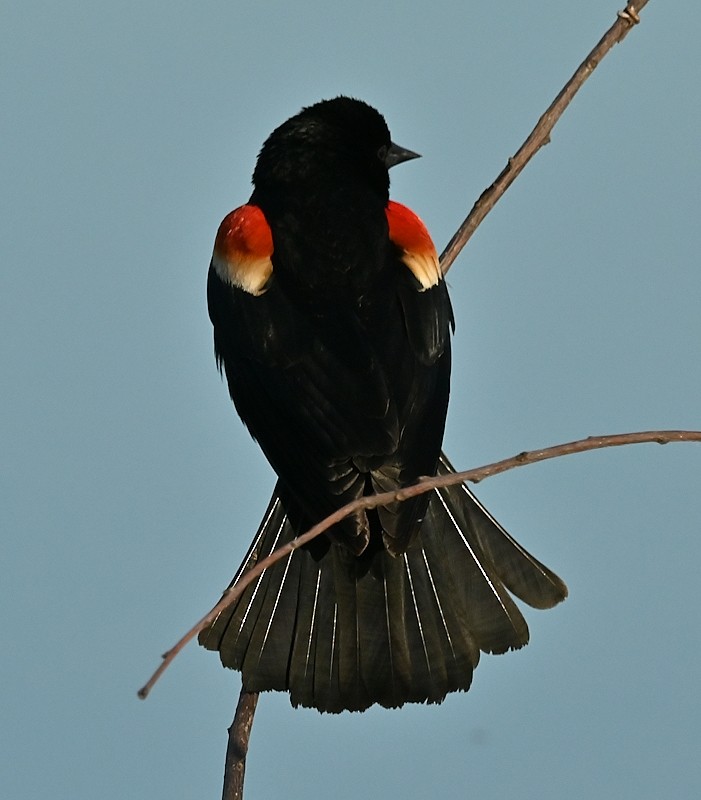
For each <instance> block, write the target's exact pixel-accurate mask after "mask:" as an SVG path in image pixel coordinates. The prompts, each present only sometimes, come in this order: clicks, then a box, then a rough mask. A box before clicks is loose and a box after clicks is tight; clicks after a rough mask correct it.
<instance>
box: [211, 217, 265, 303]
mask: <svg viewBox="0 0 701 800" xmlns="http://www.w3.org/2000/svg"><path fill="white" fill-rule="evenodd" d="M272 254H273V235H272V233H271V231H270V226H269V225H268V222H267V220H266V219H265V215H264V214H263V212H262V211H261V209H260V208H258V206H253V205H245V206H241V207H240V208H237V209H235V210H234V211H232V212H231V214H228V215H227V216H226V217H224V219H223V221H222V223H221V225H220V226H219V230H218V231H217V238H216V240H215V242H214V254H213V255H212V266H213V267H214V269H215V271H216V273H217V275H218V276H219V277H220V278H221V279H222V280H223V281H224V282H225V283H229V284H231V285H232V286H236V287H238V288H239V289H243V291H244V292H248V293H249V294H252V295H260V294H263V292H265V290H266V289H267V285H268V282H269V280H270V276H271V275H272V274H273V262H272V261H271V256H272Z"/></svg>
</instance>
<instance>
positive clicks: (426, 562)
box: [200, 456, 567, 712]
mask: <svg viewBox="0 0 701 800" xmlns="http://www.w3.org/2000/svg"><path fill="white" fill-rule="evenodd" d="M453 471H454V470H453V468H452V467H451V466H450V464H449V462H448V461H447V459H446V458H445V456H441V460H440V463H439V466H438V473H439V474H447V473H449V472H453ZM299 532H300V531H297V530H296V529H295V527H294V526H293V525H292V523H291V522H290V520H289V519H288V517H287V515H286V513H285V510H284V508H283V504H282V501H281V500H280V498H279V497H278V495H277V493H276V494H275V495H273V499H272V500H271V502H270V506H269V507H268V511H267V512H266V515H265V517H264V519H263V522H262V523H261V526H260V528H259V530H258V533H257V534H256V537H255V539H254V541H253V544H252V545H251V549H250V550H249V552H248V555H247V556H246V559H245V561H244V563H243V564H242V566H241V569H240V570H239V574H241V572H243V571H244V570H245V569H247V568H248V567H250V566H252V565H253V564H254V563H255V562H256V561H258V560H259V559H261V558H264V557H265V556H267V555H268V554H269V553H270V552H272V551H273V550H275V549H276V548H277V547H279V546H280V545H282V544H284V543H285V542H287V541H289V540H291V539H292V538H294V536H295V535H296V534H297V533H299ZM367 561H368V559H366V567H365V568H364V569H362V570H361V569H358V568H357V566H358V565H357V561H356V558H355V556H353V555H352V554H351V553H350V552H348V551H347V550H345V549H344V548H342V547H340V546H338V545H331V546H330V547H328V548H327V549H325V551H324V553H323V554H322V555H321V556H319V553H318V551H317V552H315V551H314V550H313V549H305V548H300V549H299V550H295V551H294V552H293V553H291V554H290V555H289V556H288V557H287V558H285V559H283V560H282V561H279V562H278V563H277V564H275V565H274V566H272V567H270V568H269V569H267V570H266V571H265V572H264V573H263V574H262V575H261V576H260V577H259V578H258V579H257V580H256V581H254V582H253V583H252V584H251V585H250V586H249V587H248V588H247V589H246V591H245V592H244V593H243V595H242V596H241V598H240V599H239V600H238V601H237V602H236V603H235V604H234V605H233V606H232V607H231V608H228V609H226V610H225V611H223V612H222V613H221V614H220V615H219V616H218V617H217V618H216V619H215V621H214V622H213V623H212V625H211V626H210V627H209V628H207V629H206V630H205V631H203V632H202V634H200V643H201V644H202V645H204V646H205V647H206V648H208V649H210V650H218V651H219V653H220V656H221V660H222V663H223V664H224V666H226V667H232V668H234V669H237V670H240V671H241V673H242V677H243V685H244V687H245V688H246V690H247V691H249V692H258V691H265V690H271V689H273V690H280V691H289V693H290V699H291V701H292V704H293V705H295V706H297V705H301V706H309V707H312V708H317V709H319V710H320V711H329V712H340V711H344V710H349V711H362V710H363V709H366V708H368V707H369V706H371V705H372V704H373V703H379V704H380V705H383V706H386V707H390V708H392V707H397V706H401V705H403V704H404V703H408V702H429V703H439V702H441V701H442V700H443V699H444V697H445V696H446V694H447V693H448V692H453V691H457V690H463V691H465V690H467V689H468V688H469V686H470V682H471V680H472V671H473V669H474V668H475V667H476V665H477V662H478V660H479V654H480V650H482V651H484V652H489V653H503V652H505V651H507V650H511V649H515V648H519V647H522V646H523V645H525V644H526V643H527V642H528V626H527V625H526V622H525V620H524V618H523V616H522V615H521V612H520V611H519V609H518V608H517V606H516V604H515V603H514V601H513V600H512V599H511V597H510V595H509V592H511V593H513V594H514V595H516V596H517V597H519V598H520V599H521V600H523V601H524V602H526V603H528V604H529V605H531V606H534V607H535V608H550V607H551V606H554V605H555V604H557V603H559V602H560V601H561V600H563V599H564V598H565V597H566V596H567V587H566V586H565V584H564V583H563V581H562V580H561V579H560V578H558V577H557V575H555V574H554V573H553V572H551V571H550V570H549V569H548V568H547V567H545V566H544V565H543V564H541V563H540V562H539V561H537V560H536V559H535V558H533V556H531V555H530V554H529V553H528V552H527V551H526V550H524V549H523V548H522V547H521V546H520V545H519V544H518V543H517V542H516V541H515V540H514V539H512V538H511V536H509V534H508V533H507V532H506V531H505V530H504V529H503V528H502V527H501V526H500V525H499V523H497V522H496V521H495V520H494V518H493V517H492V516H491V515H490V514H489V512H488V511H487V510H486V509H485V508H484V507H483V506H482V505H481V504H480V503H479V501H478V500H477V499H476V498H475V497H474V496H473V495H472V493H471V492H470V491H469V490H468V489H467V488H466V487H465V486H464V485H457V486H451V487H448V488H445V489H440V490H434V491H433V492H432V493H431V499H430V503H429V506H428V510H427V512H426V516H425V518H424V521H423V523H422V525H421V530H420V533H419V535H418V536H417V537H416V539H415V541H414V542H413V543H412V544H411V545H410V547H409V548H408V550H407V551H406V552H405V553H403V554H402V555H399V556H392V555H390V554H389V553H387V552H386V551H385V550H384V549H382V548H377V549H376V550H375V552H374V553H372V554H370V555H369V562H370V563H369V565H368V564H367ZM237 577H238V575H237ZM507 590H508V591H507Z"/></svg>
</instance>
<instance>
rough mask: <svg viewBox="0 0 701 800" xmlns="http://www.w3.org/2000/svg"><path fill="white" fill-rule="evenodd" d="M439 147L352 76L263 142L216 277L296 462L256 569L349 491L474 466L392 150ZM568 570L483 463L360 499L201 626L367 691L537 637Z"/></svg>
mask: <svg viewBox="0 0 701 800" xmlns="http://www.w3.org/2000/svg"><path fill="white" fill-rule="evenodd" d="M417 157H418V154H417V153H415V152H413V151H411V150H408V149H406V148H403V147H400V146H399V145H397V144H395V143H394V142H393V141H392V138H391V135H390V132H389V129H388V126H387V123H386V121H385V118H384V117H383V116H382V114H380V112H379V111H377V110H376V109H375V108H373V107H372V106H370V105H368V104H367V103H365V102H363V101H361V100H358V99H355V98H351V97H347V96H339V97H335V98H332V99H328V100H322V101H320V102H317V103H315V104H313V105H310V106H307V107H304V108H302V110H301V111H300V112H299V113H297V114H295V115H294V116H292V117H291V118H289V119H288V120H287V121H285V122H283V123H282V124H281V125H280V126H279V127H277V128H276V129H275V130H274V131H273V132H272V133H271V134H270V136H269V137H268V138H267V140H266V141H265V142H264V144H263V146H262V148H261V150H260V153H259V155H258V158H257V161H256V165H255V169H254V172H253V180H252V183H253V192H252V194H251V196H250V199H249V201H248V202H247V203H246V204H244V205H242V206H240V207H238V208H237V209H235V210H234V211H232V212H231V213H230V214H228V215H227V216H226V217H225V218H224V220H223V222H222V223H221V225H220V227H219V229H218V232H217V235H216V239H215V245H214V252H213V255H212V260H211V263H210V267H209V273H208V279H207V301H208V309H209V316H210V319H211V322H212V325H213V335H214V350H215V356H216V362H217V365H218V367H219V370H220V372H223V375H224V376H225V378H226V382H227V384H228V389H229V393H230V396H231V399H232V400H233V403H234V406H235V409H236V411H237V412H238V414H239V416H240V417H241V419H242V421H243V423H244V425H245V426H246V427H247V428H248V431H249V432H250V434H251V435H252V436H253V438H254V439H255V440H256V441H257V443H258V445H259V446H260V448H261V449H262V451H263V453H264V455H265V456H266V458H267V460H268V461H269V463H270V465H271V466H272V468H273V470H274V471H275V473H276V475H277V483H276V486H275V490H274V493H273V496H272V499H271V501H270V504H269V506H268V509H267V511H266V513H265V515H264V517H263V521H262V522H261V524H260V528H259V529H258V531H257V533H256V535H255V537H254V540H253V543H252V544H251V546H250V549H249V551H248V553H247V555H246V556H245V558H244V560H243V563H242V565H241V567H240V569H239V571H238V572H237V574H236V576H235V578H234V580H236V579H237V578H238V577H239V576H240V575H241V574H243V572H245V571H246V570H247V569H249V568H250V567H251V566H252V565H254V564H255V563H256V562H258V561H259V560H261V559H262V558H264V557H266V556H267V555H269V554H270V553H271V552H272V551H273V550H274V549H276V548H278V547H280V546H281V545H283V544H285V543H287V542H290V541H291V540H292V539H294V538H295V537H296V536H298V535H299V534H300V533H302V532H304V531H305V530H307V529H308V528H309V527H311V526H312V525H313V524H314V523H316V522H318V521H319V520H321V519H323V518H324V517H326V516H328V515H329V514H331V513H332V512H334V511H336V510H337V509H338V508H340V507H341V506H343V505H345V504H346V503H348V502H350V501H352V500H356V499H358V498H362V497H364V496H367V495H373V494H376V493H379V492H384V491H390V490H397V489H400V488H402V487H406V486H409V485H411V484H413V483H415V482H416V481H418V480H419V479H420V478H422V477H423V476H433V475H448V474H450V473H451V472H454V468H453V467H452V465H451V464H450V462H449V461H448V459H447V457H446V456H445V454H444V453H443V452H442V446H443V435H444V428H445V419H446V413H447V409H448V398H449V393H450V371H451V342H450V338H451V333H452V331H453V329H454V317H453V311H452V306H451V302H450V299H449V296H448V290H447V288H446V283H445V280H444V279H443V274H442V272H441V268H440V264H439V259H438V256H437V252H436V248H435V246H434V244H433V241H432V239H431V236H430V234H429V232H428V230H427V228H426V226H425V224H424V223H423V222H422V220H421V219H420V217H419V216H418V215H417V214H415V213H414V212H413V211H412V210H411V209H409V208H408V207H407V206H405V205H402V204H401V203H399V202H397V201H395V200H391V199H390V195H389V170H390V168H392V167H394V166H395V165H397V164H400V163H403V162H406V161H409V160H410V159H413V158H417ZM512 595H513V596H515V597H517V598H519V599H520V600H522V601H523V602H525V603H526V604H528V605H530V606H532V607H535V608H550V607H552V606H554V605H556V604H557V603H559V602H560V601H561V600H563V599H564V598H565V597H566V596H567V587H566V585H565V583H564V582H563V581H562V580H561V579H560V578H559V577H558V576H557V575H556V574H555V573H554V572H552V571H551V570H550V569H548V568H547V567H546V566H545V565H544V564H542V563H541V562H540V561H538V560H537V559H536V558H535V557H534V556H532V555H531V554H530V553H529V552H527V551H526V550H525V549H524V548H523V547H521V545H519V544H518V543H517V542H516V541H515V539H513V538H512V537H511V536H510V535H509V534H508V533H507V532H506V530H504V528H503V527H502V526H501V525H500V524H499V523H498V522H497V521H496V519H495V518H494V517H493V516H492V515H491V514H490V513H489V511H487V509H486V508H485V507H484V506H483V505H482V504H481V503H480V502H479V500H478V499H477V498H476V497H475V496H474V495H473V494H472V492H471V491H470V490H469V489H468V488H467V487H466V486H465V485H464V484H458V485H455V486H450V487H446V488H441V489H434V490H433V491H431V492H429V493H424V494H421V495H419V496H416V497H413V498H412V499H410V500H406V501H404V502H393V503H390V504H389V505H387V506H383V507H378V508H376V509H372V510H361V511H358V512H356V513H355V514H352V515H351V516H348V517H346V518H345V519H344V520H342V521H341V522H338V523H337V524H335V525H334V526H333V527H332V528H331V529H330V530H329V531H328V532H327V533H325V534H322V535H321V536H320V537H318V538H316V539H314V540H313V541H311V542H309V543H307V544H306V545H304V546H303V547H300V548H298V549H296V550H294V551H293V552H292V553H291V554H290V555H288V556H287V557H286V558H284V559H282V560H281V561H279V562H277V563H276V564H274V565H273V566H271V567H269V568H268V569H266V570H265V571H264V572H263V573H262V575H261V576H260V577H258V578H257V580H255V581H254V582H252V583H251V584H250V585H249V586H248V587H247V589H246V590H245V591H244V593H243V594H242V596H241V597H240V598H239V599H238V600H237V601H236V602H235V603H234V604H233V605H231V606H229V607H227V608H226V609H225V610H223V611H221V612H220V613H219V615H218V616H217V617H216V618H215V619H214V620H213V622H211V624H210V625H209V626H208V627H207V628H206V629H205V630H204V631H202V632H201V633H200V636H199V641H200V644H202V645H203V646H204V647H205V648H207V649H209V650H214V651H218V652H219V656H220V659H221V662H222V664H223V665H224V666H225V667H229V668H232V669H235V670H238V671H240V672H241V675H242V685H243V690H244V691H247V692H262V691H283V692H288V693H289V696H290V701H291V703H292V705H293V706H303V707H310V708H315V709H317V710H319V711H321V712H330V713H339V712H342V711H363V710H365V709H367V708H369V707H370V706H372V705H374V704H378V705H380V706H384V707H386V708H398V707H401V706H402V705H404V704H405V703H439V702H442V701H443V700H444V698H445V697H446V695H447V694H448V693H450V692H456V691H466V690H467V689H469V687H470V684H471V681H472V676H473V671H474V669H475V667H476V666H477V663H478V661H479V658H480V653H482V652H486V653H504V652H506V651H509V650H514V649H517V648H520V647H522V646H523V645H525V644H526V643H527V642H528V639H529V631H528V626H527V623H526V621H525V619H524V617H523V614H522V613H521V611H520V609H519V607H518V606H517V604H516V602H515V601H514V599H513V597H512Z"/></svg>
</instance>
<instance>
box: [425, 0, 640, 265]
mask: <svg viewBox="0 0 701 800" xmlns="http://www.w3.org/2000/svg"><path fill="white" fill-rule="evenodd" d="M647 3H648V0H634V2H631V3H629V4H628V5H627V6H626V9H625V10H624V11H619V12H618V17H617V19H616V21H615V22H614V23H613V25H612V26H611V27H610V28H609V29H608V31H607V32H606V33H605V34H604V35H603V37H602V38H601V39H600V41H599V43H598V44H597V45H596V47H595V48H594V49H593V50H592V51H591V53H589V55H588V56H587V57H586V58H585V59H584V61H582V63H581V64H580V65H579V67H578V68H577V70H576V72H575V73H574V75H573V76H572V77H571V78H570V80H569V81H568V82H567V83H566V84H565V86H564V88H563V89H562V91H561V92H560V94H558V96H557V97H556V98H555V99H554V100H553V102H552V103H551V104H550V106H549V108H548V110H547V111H546V112H545V113H544V114H543V116H542V117H541V118H540V119H539V120H538V124H537V125H536V126H535V128H533V130H532V131H531V133H530V135H529V136H528V138H527V139H526V141H525V142H524V143H523V144H522V145H521V148H520V149H519V150H518V152H517V153H516V155H514V156H512V157H511V158H510V159H509V161H508V163H507V164H506V166H505V167H504V169H503V170H502V171H501V174H500V175H499V177H498V178H497V179H496V180H495V181H494V183H493V184H492V185H491V186H490V187H489V188H487V189H485V190H484V192H482V194H481V195H480V197H479V199H478V200H477V202H476V203H475V204H474V205H473V206H472V210H471V211H470V213H469V214H468V215H467V217H466V218H465V220H464V221H463V223H462V224H461V225H460V227H459V228H458V230H457V231H456V232H455V235H454V236H453V238H452V239H451V240H450V241H449V242H448V245H447V247H446V248H445V250H444V251H443V253H442V254H441V269H442V270H443V274H444V275H445V274H446V273H447V272H448V270H449V269H450V267H451V266H452V264H453V261H455V259H456V258H457V257H458V254H459V253H460V251H461V250H462V249H463V247H464V246H465V245H466V244H467V242H468V241H469V239H470V238H471V236H472V234H473V233H474V232H475V231H476V230H477V227H478V226H479V225H480V223H481V222H482V220H483V219H484V218H485V217H486V216H487V214H488V213H489V212H490V211H491V210H492V208H494V206H495V205H496V203H497V201H498V200H499V198H500V197H501V196H502V195H503V194H504V192H505V191H506V190H507V189H508V188H509V186H511V184H512V183H513V182H514V181H515V180H516V178H517V177H518V176H519V175H520V173H521V172H522V171H523V169H524V167H525V166H526V164H528V162H529V161H530V160H531V159H532V158H533V156H534V155H535V154H536V153H537V152H538V150H540V148H541V147H543V146H544V145H546V144H548V142H549V141H550V132H551V131H552V129H553V128H554V127H555V123H556V122H557V121H558V120H559V119H560V117H561V116H562V114H563V112H564V111H565V109H566V108H567V106H568V105H569V104H570V103H571V102H572V99H573V98H574V96H575V94H577V92H578V91H579V89H580V88H581V86H582V84H583V83H584V81H586V79H587V78H588V77H589V76H590V75H591V73H592V72H593V71H594V70H595V69H596V67H597V66H598V65H599V62H600V61H601V60H602V59H603V57H604V56H605V55H606V54H607V53H608V51H609V50H611V48H612V47H613V46H614V45H615V44H618V42H621V41H623V39H625V37H626V36H627V35H628V33H629V31H630V30H631V28H632V27H633V26H634V25H635V24H636V23H638V22H639V21H640V19H639V17H638V12H640V11H641V10H642V9H643V8H644V7H645V6H646V5H647ZM575 13H576V12H575Z"/></svg>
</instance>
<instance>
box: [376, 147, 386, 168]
mask: <svg viewBox="0 0 701 800" xmlns="http://www.w3.org/2000/svg"><path fill="white" fill-rule="evenodd" d="M388 152H389V147H388V146H387V145H386V144H383V145H382V147H381V148H380V149H379V150H378V151H377V157H378V158H379V159H380V161H381V162H382V163H383V164H384V163H385V159H386V158H387V153H388Z"/></svg>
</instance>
